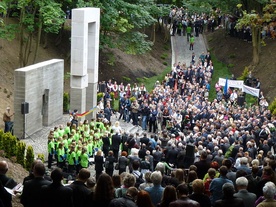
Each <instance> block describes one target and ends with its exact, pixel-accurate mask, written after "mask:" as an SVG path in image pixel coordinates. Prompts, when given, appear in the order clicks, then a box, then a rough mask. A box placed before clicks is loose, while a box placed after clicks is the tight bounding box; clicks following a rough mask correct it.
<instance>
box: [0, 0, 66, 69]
mask: <svg viewBox="0 0 276 207" xmlns="http://www.w3.org/2000/svg"><path fill="white" fill-rule="evenodd" d="M1 3H2V4H0V7H1V5H6V10H7V12H6V17H14V18H18V24H5V25H4V27H2V28H1V30H0V37H1V38H5V39H9V40H11V39H13V38H15V37H16V34H18V37H19V40H20V49H19V66H20V67H23V66H26V65H28V64H30V63H31V64H33V63H35V61H36V57H37V54H38V47H39V44H40V42H41V37H42V32H44V34H45V35H44V36H45V37H46V38H45V39H46V40H47V34H48V33H56V34H57V33H58V32H59V30H60V28H61V27H62V25H63V23H64V21H65V13H64V11H63V10H62V8H61V7H62V5H61V4H59V3H57V2H56V1H55V0H18V1H13V0H3V1H2V2H1ZM31 55H32V56H31ZM31 57H32V60H30V58H31Z"/></svg>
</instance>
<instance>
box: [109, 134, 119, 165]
mask: <svg viewBox="0 0 276 207" xmlns="http://www.w3.org/2000/svg"><path fill="white" fill-rule="evenodd" d="M111 140H112V141H111V143H112V151H113V153H114V157H115V161H116V162H117V161H118V153H119V149H120V144H121V140H122V139H121V135H119V132H116V133H115V134H114V135H112V137H111Z"/></svg>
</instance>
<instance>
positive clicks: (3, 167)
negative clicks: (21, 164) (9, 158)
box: [0, 161, 17, 207]
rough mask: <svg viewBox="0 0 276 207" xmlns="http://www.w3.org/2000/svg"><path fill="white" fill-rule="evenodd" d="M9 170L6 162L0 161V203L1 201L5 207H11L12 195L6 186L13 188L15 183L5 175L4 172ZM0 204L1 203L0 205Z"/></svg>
mask: <svg viewBox="0 0 276 207" xmlns="http://www.w3.org/2000/svg"><path fill="white" fill-rule="evenodd" d="M8 170H9V166H8V163H7V162H6V161H1V162H0V203H1V201H2V203H3V205H4V206H5V207H11V206H12V203H11V201H12V196H11V194H9V193H8V192H7V191H6V189H5V188H4V187H6V188H10V189H13V188H14V187H15V186H16V185H17V183H16V182H15V181H14V180H13V179H12V178H9V177H7V176H6V173H7V172H8ZM0 206H1V205H0Z"/></svg>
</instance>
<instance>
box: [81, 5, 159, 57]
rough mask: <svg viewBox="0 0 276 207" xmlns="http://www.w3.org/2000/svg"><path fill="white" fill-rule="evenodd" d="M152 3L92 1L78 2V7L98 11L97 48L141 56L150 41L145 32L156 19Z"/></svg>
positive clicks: (146, 49)
mask: <svg viewBox="0 0 276 207" xmlns="http://www.w3.org/2000/svg"><path fill="white" fill-rule="evenodd" d="M153 4H154V3H153V1H152V0H149V1H146V0H136V1H131V0H129V1H124V0H116V1H115V0H109V1H106V0H95V1H89V2H86V1H79V2H78V4H77V6H78V7H84V6H93V7H99V8H101V34H100V48H101V49H103V48H105V47H109V48H119V49H121V50H122V51H124V52H126V53H128V54H143V53H145V52H147V51H149V50H150V49H151V46H152V44H153V43H152V41H149V40H148V36H147V35H146V34H145V33H144V29H145V28H147V27H149V26H151V25H152V24H153V23H154V22H156V19H155V18H154V17H153V16H152V15H151V12H150V8H152V7H151V6H152V5H153Z"/></svg>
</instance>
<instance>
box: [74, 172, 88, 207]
mask: <svg viewBox="0 0 276 207" xmlns="http://www.w3.org/2000/svg"><path fill="white" fill-rule="evenodd" d="M89 177H90V172H89V170H87V169H85V168H82V169H81V170H80V172H79V174H78V177H77V180H76V181H75V182H73V183H72V184H71V185H69V187H70V188H71V189H73V203H74V207H86V206H91V200H92V195H91V190H89V188H88V187H87V186H86V185H85V182H86V181H87V180H88V178H89Z"/></svg>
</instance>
